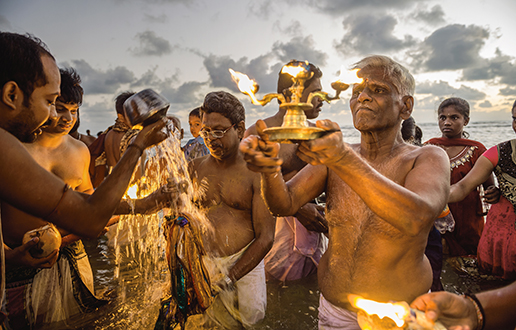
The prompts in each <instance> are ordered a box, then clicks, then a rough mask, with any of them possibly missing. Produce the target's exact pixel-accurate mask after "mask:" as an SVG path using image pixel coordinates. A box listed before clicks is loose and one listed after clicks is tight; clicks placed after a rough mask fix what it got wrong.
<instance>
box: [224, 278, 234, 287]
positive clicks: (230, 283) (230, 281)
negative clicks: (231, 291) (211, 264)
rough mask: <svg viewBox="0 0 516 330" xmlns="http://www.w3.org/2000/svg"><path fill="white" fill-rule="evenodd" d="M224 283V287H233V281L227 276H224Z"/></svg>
mask: <svg viewBox="0 0 516 330" xmlns="http://www.w3.org/2000/svg"><path fill="white" fill-rule="evenodd" d="M224 282H226V285H227V286H228V288H232V287H233V285H234V283H233V280H232V279H231V278H229V276H227V275H224Z"/></svg>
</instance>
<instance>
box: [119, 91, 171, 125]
mask: <svg viewBox="0 0 516 330" xmlns="http://www.w3.org/2000/svg"><path fill="white" fill-rule="evenodd" d="M169 107H170V102H168V100H167V99H166V98H165V97H163V96H162V95H160V94H158V93H157V92H155V91H154V90H152V89H150V88H149V89H144V90H142V91H141V92H138V93H136V94H134V95H133V96H131V97H130V98H128V99H127V100H126V101H125V102H124V112H125V116H126V118H127V119H128V120H129V122H130V123H131V126H133V128H143V127H145V126H147V125H149V124H152V123H154V122H156V121H157V120H159V119H160V118H163V117H164V116H165V114H166V113H167V111H168V108H169Z"/></svg>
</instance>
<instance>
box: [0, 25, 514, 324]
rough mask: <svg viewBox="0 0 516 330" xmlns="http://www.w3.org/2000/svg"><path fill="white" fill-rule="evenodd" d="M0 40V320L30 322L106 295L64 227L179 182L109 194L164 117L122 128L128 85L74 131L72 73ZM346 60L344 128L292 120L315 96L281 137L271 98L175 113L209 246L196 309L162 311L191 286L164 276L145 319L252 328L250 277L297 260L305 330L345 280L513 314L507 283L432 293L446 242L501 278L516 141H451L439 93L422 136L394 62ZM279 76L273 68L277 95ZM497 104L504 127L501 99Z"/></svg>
mask: <svg viewBox="0 0 516 330" xmlns="http://www.w3.org/2000/svg"><path fill="white" fill-rule="evenodd" d="M0 49H2V51H1V52H0V65H1V66H2V67H1V69H0V84H1V86H2V95H1V100H0V148H1V150H2V154H3V156H2V158H1V160H0V178H1V179H0V181H1V182H2V185H1V189H0V202H1V220H2V221H1V228H2V235H0V240H1V241H2V243H3V246H4V249H3V250H2V253H1V258H2V260H1V272H0V276H1V287H0V294H1V298H2V299H1V303H2V308H1V315H0V318H1V321H2V328H5V329H36V328H39V327H41V326H42V325H52V324H57V323H59V322H63V321H66V320H67V319H68V318H70V317H71V316H73V315H76V314H79V313H87V312H91V311H95V310H97V309H99V308H103V305H105V304H106V302H107V301H106V300H105V299H103V298H102V297H98V296H97V295H95V289H94V285H93V275H92V269H91V266H90V263H89V261H88V255H87V254H86V252H85V249H84V246H83V244H82V241H81V239H85V238H93V239H95V238H97V237H98V236H99V235H103V234H104V233H105V232H106V228H107V227H109V226H111V225H113V224H114V223H116V221H118V217H116V215H121V214H130V213H139V214H150V213H155V212H158V211H160V210H162V209H165V208H174V207H177V205H175V204H174V201H176V200H177V198H178V194H180V193H181V191H180V189H179V188H178V187H174V186H171V185H172V184H171V185H167V186H163V187H160V188H159V189H157V190H156V191H154V192H153V193H151V194H150V195H148V196H147V197H145V198H142V199H138V200H127V199H123V196H124V193H125V191H126V189H127V187H128V185H129V182H130V180H131V177H132V175H133V172H134V169H135V168H136V167H137V166H138V164H139V163H140V157H142V156H143V157H145V153H146V152H147V151H146V149H147V148H148V147H151V146H155V145H158V144H159V143H160V142H162V141H163V140H164V139H166V138H168V137H169V135H170V134H171V131H170V129H166V128H167V127H170V125H169V123H172V124H173V126H174V127H175V128H174V131H176V132H180V131H182V128H181V123H180V121H179V119H178V118H177V117H175V116H173V115H169V116H166V117H163V118H161V119H159V120H157V121H155V122H153V123H151V124H148V125H146V126H144V127H143V128H138V129H135V128H134V127H133V125H132V123H131V121H130V120H129V118H128V116H127V114H126V111H124V107H126V106H125V105H127V102H129V101H130V100H131V98H134V97H135V96H137V95H138V93H134V92H123V93H121V94H119V95H118V96H117V97H116V102H115V109H116V113H117V118H116V121H115V123H114V125H112V126H110V127H109V128H108V129H106V131H104V132H102V133H101V134H99V135H98V137H96V138H93V137H92V136H90V135H89V134H88V135H82V134H80V133H79V132H78V125H79V108H80V106H81V104H82V100H83V94H84V93H83V89H82V87H81V80H80V77H79V75H78V73H77V72H76V71H75V70H74V69H73V68H58V66H57V64H56V60H55V58H54V57H53V56H52V54H51V52H50V51H49V50H48V48H47V46H46V45H45V44H44V43H43V42H42V41H41V40H39V39H37V38H35V37H33V36H30V35H20V34H16V33H7V32H0ZM286 65H294V66H295V65H303V66H304V67H305V70H306V71H307V73H308V76H309V79H307V80H306V81H305V82H304V86H303V94H302V96H301V100H300V101H301V102H307V100H308V98H309V95H310V93H313V92H317V91H321V89H322V88H321V77H322V72H321V70H320V69H319V68H318V67H317V66H315V65H314V64H312V63H308V62H305V61H296V60H293V61H291V62H289V63H287V64H286ZM352 69H358V70H359V71H358V76H359V77H360V78H362V79H363V81H362V82H361V83H357V84H353V85H352V87H351V88H352V93H351V98H350V100H349V104H350V108H351V113H352V117H353V124H354V127H355V128H356V129H357V130H358V131H359V132H360V142H359V143H357V144H348V143H346V142H345V141H343V137H342V133H341V131H340V126H339V124H338V123H336V122H332V121H330V120H317V121H316V122H315V123H314V122H311V121H310V120H315V119H316V118H318V116H319V114H320V112H321V110H322V105H323V101H322V99H321V98H319V97H314V98H312V99H311V102H312V107H310V108H309V109H307V110H305V114H306V117H307V118H308V120H309V121H308V125H310V126H312V127H318V128H321V129H323V130H326V131H328V133H327V134H326V135H324V136H322V137H320V138H317V139H314V140H308V141H303V142H300V143H297V144H288V143H276V142H274V141H270V140H269V139H268V137H267V134H265V132H264V130H265V129H267V128H268V127H277V126H281V124H282V123H283V118H284V116H285V113H286V111H287V109H286V107H282V106H281V104H280V106H279V109H278V112H277V113H275V114H274V115H273V116H271V117H268V118H264V119H263V120H258V121H257V122H256V123H255V124H252V125H249V126H247V125H246V123H245V109H244V107H243V105H242V103H241V102H240V101H239V100H238V99H237V98H236V97H235V96H234V95H232V94H230V93H228V92H225V91H214V92H210V93H208V94H207V95H206V96H205V98H204V101H203V103H202V105H200V106H199V107H198V108H196V109H194V110H192V111H191V112H190V114H189V126H190V132H191V133H192V136H193V138H192V139H191V140H189V141H188V142H187V143H186V144H185V145H184V146H183V151H184V156H185V159H186V160H187V161H188V162H189V163H188V164H189V166H188V167H189V173H188V175H189V178H190V180H191V182H192V183H193V185H194V187H199V189H201V188H202V189H203V192H204V193H203V194H198V196H197V198H198V199H197V200H196V201H195V203H196V205H198V206H199V207H200V208H201V209H202V210H203V211H204V212H206V217H207V219H208V221H209V222H210V224H211V225H212V227H213V228H214V230H212V231H210V232H207V233H204V234H203V235H202V238H201V239H202V242H196V243H195V244H196V245H195V246H197V247H201V246H202V248H199V251H201V250H202V249H205V251H206V256H209V257H206V258H202V259H199V260H197V261H196V262H198V263H199V264H198V265H197V264H196V265H193V266H194V267H193V268H195V269H197V270H198V271H199V272H200V274H209V278H210V279H211V280H210V281H207V282H208V283H210V285H211V286H210V290H209V291H210V292H209V294H208V297H207V300H206V301H208V302H209V304H207V305H204V303H203V302H204V301H203V302H201V301H200V300H201V297H200V296H199V303H200V305H202V306H203V307H202V309H201V310H196V313H192V314H194V315H191V316H190V317H188V318H186V317H185V318H184V319H182V320H179V319H177V317H176V316H177V315H179V314H178V310H179V311H180V312H181V313H183V314H184V315H187V314H188V311H186V310H185V309H184V308H186V309H188V306H187V305H188V304H190V303H191V301H186V302H185V304H186V305H184V304H182V302H181V299H180V296H181V295H180V294H178V293H177V292H175V294H176V295H177V297H175V298H174V297H173V298H169V300H164V301H165V303H162V309H161V310H160V313H159V316H158V315H156V326H155V329H172V328H174V327H175V326H176V323H181V324H180V326H184V327H186V329H194V328H195V329H197V328H204V329H240V328H252V327H253V326H255V325H257V324H259V322H260V321H262V320H263V319H264V317H265V314H266V307H267V282H266V279H267V277H274V278H276V279H278V280H280V281H293V280H297V279H300V278H303V277H307V276H309V275H311V274H313V273H315V272H317V278H318V287H319V289H320V292H321V295H320V299H319V318H318V319H319V320H318V323H319V329H360V326H359V324H358V321H357V309H356V308H355V307H353V306H352V305H351V304H350V301H349V300H348V295H349V294H357V295H360V296H362V297H364V298H366V299H371V300H375V301H378V302H389V301H405V302H408V303H409V304H411V307H412V308H415V309H419V310H422V311H424V312H425V314H426V316H427V318H428V319H430V320H431V321H436V320H438V321H440V322H442V323H443V324H444V325H445V326H446V327H448V328H450V329H514V327H515V326H516V314H515V313H513V312H512V311H513V309H514V307H515V306H516V284H510V285H508V286H505V287H503V288H500V289H496V290H491V291H486V292H480V293H477V294H466V295H463V296H460V295H456V294H453V293H448V292H445V291H443V288H442V285H441V283H440V272H441V268H442V263H443V257H444V256H449V257H456V258H463V259H467V258H469V259H474V260H475V261H476V263H477V264H478V267H477V269H478V272H479V273H480V274H487V275H491V276H495V277H499V278H502V279H504V280H508V281H511V280H514V279H516V241H515V240H516V233H515V232H516V225H515V224H516V211H515V210H516V195H515V194H514V193H513V192H514V190H515V189H514V188H515V185H516V155H515V154H514V153H515V152H516V151H515V150H516V139H515V140H510V141H506V142H502V143H500V144H499V145H497V146H494V147H492V148H490V149H488V150H486V148H485V147H484V146H483V145H482V143H480V142H477V141H473V140H470V139H468V135H467V133H466V132H465V131H464V127H465V126H466V125H467V124H468V123H469V121H470V107H469V104H468V102H467V101H466V100H464V99H461V98H455V97H454V98H448V99H445V100H444V101H443V102H442V103H441V104H440V105H439V107H438V123H439V128H440V130H441V132H442V136H441V137H438V138H432V139H430V140H428V141H426V142H423V141H422V134H421V130H420V129H419V127H417V125H415V122H414V120H413V118H412V116H411V115H412V111H413V110H414V92H415V87H416V86H415V85H416V84H415V80H414V77H413V76H412V75H411V73H410V72H409V71H408V70H407V69H406V68H405V67H404V66H403V65H401V64H400V63H397V62H396V61H394V60H392V59H391V58H389V57H386V56H382V55H372V56H368V57H365V58H363V59H362V60H360V61H358V62H357V63H355V64H354V66H353V68H352ZM293 84H294V82H293V80H292V78H291V77H290V76H289V75H288V74H286V73H281V72H280V73H279V77H278V85H277V92H278V93H279V94H282V95H283V98H284V100H285V101H286V102H289V101H290V100H291V96H292V95H291V87H292V86H293ZM280 103H281V102H280ZM512 120H513V121H512V122H513V124H512V125H513V129H514V130H515V131H516V102H515V103H514V105H513V108H512ZM181 138H182V134H181ZM185 175H186V174H185ZM176 182H177V180H176ZM477 187H481V190H483V192H482V193H479V191H478V190H479V189H477ZM485 203H489V204H490V207H486V206H485V205H486V204H485ZM487 209H489V211H488V212H487ZM443 210H444V211H443ZM486 213H487V216H486ZM181 221H184V218H183V220H181ZM41 228H44V231H40V232H39V234H38V235H36V236H35V237H32V238H29V239H28V240H27V239H24V237H26V233H28V232H31V231H33V230H35V229H38V230H39V229H41ZM52 230H56V231H58V232H59V235H60V236H62V237H63V239H62V243H61V246H59V247H58V248H55V249H51V250H48V247H46V246H45V245H44V244H42V243H43V242H44V239H45V235H44V234H43V233H44V232H45V233H48V232H51V231H52ZM194 238H195V237H194ZM168 239H169V242H171V241H170V238H168ZM186 246H188V247H191V246H192V245H186ZM169 248H170V247H169ZM197 266H199V267H197ZM169 267H171V269H174V270H176V268H173V265H171V263H170V262H169ZM196 267H197V268H196ZM196 275H199V274H196ZM171 276H172V277H174V276H177V272H171ZM172 282H174V280H172ZM194 287H195V290H197V289H198V287H196V286H194ZM194 287H192V288H191V290H193V291H195V290H194ZM193 291H192V292H193ZM429 291H431V292H430V293H429ZM190 293H191V292H190ZM190 293H188V294H190ZM195 293H196V294H198V295H200V293H199V292H198V291H196V292H195ZM172 295H173V296H174V292H173V293H172ZM183 297H184V295H183ZM194 297H195V294H194Z"/></svg>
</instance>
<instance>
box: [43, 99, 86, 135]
mask: <svg viewBox="0 0 516 330" xmlns="http://www.w3.org/2000/svg"><path fill="white" fill-rule="evenodd" d="M78 110H79V105H78V104H77V103H63V102H61V101H59V100H58V101H56V112H57V118H55V119H54V120H52V123H51V124H50V126H48V127H46V128H45V129H43V131H44V132H45V133H51V134H57V135H66V134H68V133H70V131H71V130H72V128H73V126H74V125H75V123H76V122H77V111H78Z"/></svg>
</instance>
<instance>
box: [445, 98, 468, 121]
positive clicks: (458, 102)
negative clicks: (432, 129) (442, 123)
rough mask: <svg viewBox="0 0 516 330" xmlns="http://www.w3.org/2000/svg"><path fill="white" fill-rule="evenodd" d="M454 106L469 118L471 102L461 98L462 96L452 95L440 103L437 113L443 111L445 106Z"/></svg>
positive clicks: (465, 117)
mask: <svg viewBox="0 0 516 330" xmlns="http://www.w3.org/2000/svg"><path fill="white" fill-rule="evenodd" d="M450 106H453V107H454V108H455V110H457V111H458V112H460V114H461V115H462V116H464V119H466V120H468V119H469V103H468V101H466V100H464V99H461V98H460V97H450V98H448V99H446V100H444V101H442V102H441V104H439V108H437V113H438V114H439V113H441V112H442V111H443V109H444V108H447V107H450Z"/></svg>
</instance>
